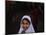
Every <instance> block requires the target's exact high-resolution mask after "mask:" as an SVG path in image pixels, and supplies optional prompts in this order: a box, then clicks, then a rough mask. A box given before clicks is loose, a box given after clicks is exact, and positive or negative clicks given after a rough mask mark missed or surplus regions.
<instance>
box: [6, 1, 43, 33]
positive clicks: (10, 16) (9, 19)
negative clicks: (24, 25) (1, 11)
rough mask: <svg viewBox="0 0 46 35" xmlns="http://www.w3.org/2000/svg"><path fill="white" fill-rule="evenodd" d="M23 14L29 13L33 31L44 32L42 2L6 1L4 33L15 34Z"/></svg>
mask: <svg viewBox="0 0 46 35" xmlns="http://www.w3.org/2000/svg"><path fill="white" fill-rule="evenodd" d="M23 15H30V16H31V18H32V24H33V26H34V29H35V32H44V3H40V2H39V3H38V2H20V1H6V33H7V34H17V33H18V31H19V28H20V20H21V18H22V16H23Z"/></svg>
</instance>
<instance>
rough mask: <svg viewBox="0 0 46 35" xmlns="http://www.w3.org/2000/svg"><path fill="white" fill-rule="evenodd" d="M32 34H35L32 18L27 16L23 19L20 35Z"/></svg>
mask: <svg viewBox="0 0 46 35" xmlns="http://www.w3.org/2000/svg"><path fill="white" fill-rule="evenodd" d="M31 32H35V31H34V28H33V25H32V22H31V18H30V16H28V15H25V16H23V17H22V19H21V23H20V30H19V32H18V33H31Z"/></svg>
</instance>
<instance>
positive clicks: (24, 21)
mask: <svg viewBox="0 0 46 35" xmlns="http://www.w3.org/2000/svg"><path fill="white" fill-rule="evenodd" d="M21 25H22V27H23V29H24V30H26V29H27V28H28V27H29V25H30V24H29V22H28V21H27V20H23V21H22V24H21Z"/></svg>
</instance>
